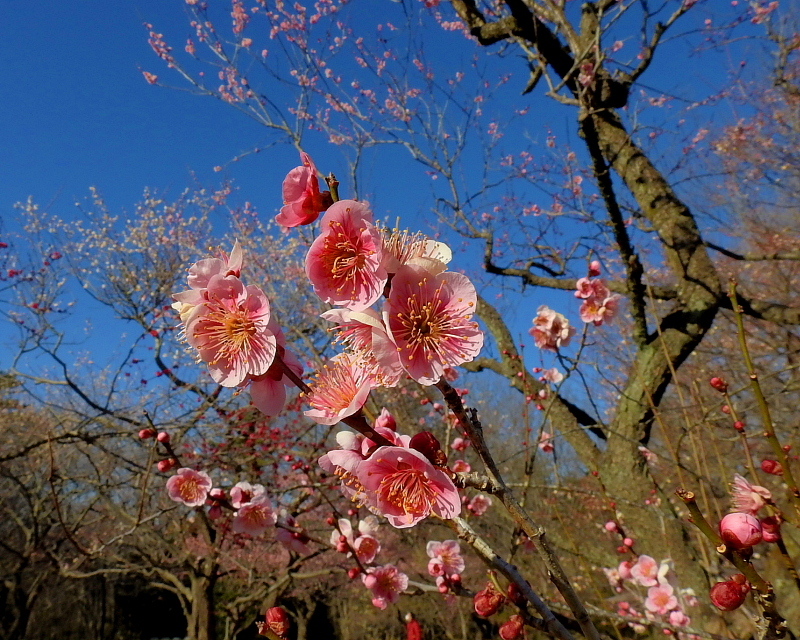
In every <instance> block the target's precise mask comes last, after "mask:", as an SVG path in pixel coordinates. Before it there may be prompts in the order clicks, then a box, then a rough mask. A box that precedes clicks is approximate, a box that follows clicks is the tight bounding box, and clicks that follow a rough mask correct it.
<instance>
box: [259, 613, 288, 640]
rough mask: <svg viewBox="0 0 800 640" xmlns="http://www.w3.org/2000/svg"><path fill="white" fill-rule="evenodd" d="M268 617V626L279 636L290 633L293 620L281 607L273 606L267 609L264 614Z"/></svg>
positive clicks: (285, 635)
mask: <svg viewBox="0 0 800 640" xmlns="http://www.w3.org/2000/svg"><path fill="white" fill-rule="evenodd" d="M264 617H265V618H266V622H267V627H269V630H270V631H272V633H274V634H275V635H276V636H278V637H279V638H285V637H287V636H288V634H289V629H291V628H292V621H291V620H290V619H289V616H288V614H287V613H286V612H285V611H284V610H283V609H282V608H281V607H272V608H271V609H267V613H266V615H265V616H264Z"/></svg>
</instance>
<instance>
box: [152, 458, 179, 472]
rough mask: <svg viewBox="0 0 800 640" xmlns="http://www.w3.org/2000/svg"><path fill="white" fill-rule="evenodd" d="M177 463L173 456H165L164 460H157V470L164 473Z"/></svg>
mask: <svg viewBox="0 0 800 640" xmlns="http://www.w3.org/2000/svg"><path fill="white" fill-rule="evenodd" d="M177 464H178V461H177V460H176V459H175V458H167V459H166V460H159V461H158V465H156V466H158V470H159V471H160V472H161V473H166V472H167V471H169V470H170V469H173V468H174V467H175V465H177Z"/></svg>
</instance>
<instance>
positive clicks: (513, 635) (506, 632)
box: [500, 615, 525, 640]
mask: <svg viewBox="0 0 800 640" xmlns="http://www.w3.org/2000/svg"><path fill="white" fill-rule="evenodd" d="M524 626H525V623H523V622H522V616H519V615H514V616H511V617H510V618H509V619H508V620H507V621H506V622H504V623H503V624H502V625H500V637H501V638H502V639H503V640H517V638H521V637H522V631H523V627H524Z"/></svg>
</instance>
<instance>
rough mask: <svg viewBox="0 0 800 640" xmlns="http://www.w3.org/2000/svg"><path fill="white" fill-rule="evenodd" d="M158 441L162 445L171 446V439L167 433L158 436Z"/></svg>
mask: <svg viewBox="0 0 800 640" xmlns="http://www.w3.org/2000/svg"><path fill="white" fill-rule="evenodd" d="M156 440H158V441H159V442H160V443H161V444H169V440H170V437H169V434H168V433H167V432H166V431H162V432H161V433H159V434H158V436H157V437H156Z"/></svg>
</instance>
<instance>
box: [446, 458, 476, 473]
mask: <svg viewBox="0 0 800 640" xmlns="http://www.w3.org/2000/svg"><path fill="white" fill-rule="evenodd" d="M450 468H451V469H452V470H453V471H455V472H456V473H469V472H470V471H471V470H472V467H471V466H470V464H469V462H467V461H466V460H456V461H455V462H453V464H451V465H450Z"/></svg>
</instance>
